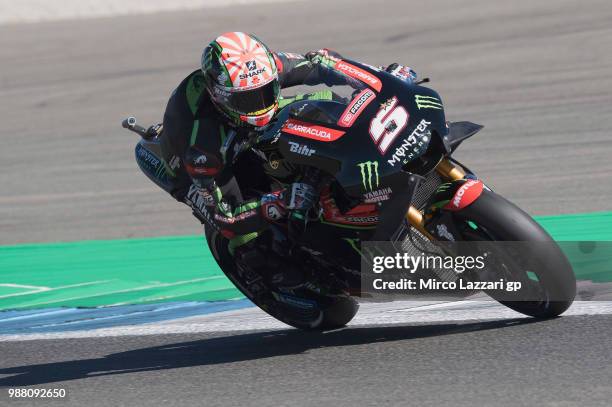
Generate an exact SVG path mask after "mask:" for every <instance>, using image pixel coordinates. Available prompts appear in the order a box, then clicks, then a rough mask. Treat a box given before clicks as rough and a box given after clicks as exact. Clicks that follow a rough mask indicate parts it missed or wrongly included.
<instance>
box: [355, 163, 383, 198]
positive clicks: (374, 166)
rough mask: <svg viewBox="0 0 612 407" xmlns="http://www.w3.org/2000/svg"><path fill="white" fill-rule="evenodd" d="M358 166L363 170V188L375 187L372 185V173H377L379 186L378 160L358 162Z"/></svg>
mask: <svg viewBox="0 0 612 407" xmlns="http://www.w3.org/2000/svg"><path fill="white" fill-rule="evenodd" d="M357 166H358V167H359V169H360V170H361V183H362V184H363V189H365V190H366V191H372V190H373V189H374V187H373V185H372V175H376V187H378V183H379V179H378V161H365V162H362V163H359V164H357ZM366 173H367V174H366ZM366 181H367V183H366Z"/></svg>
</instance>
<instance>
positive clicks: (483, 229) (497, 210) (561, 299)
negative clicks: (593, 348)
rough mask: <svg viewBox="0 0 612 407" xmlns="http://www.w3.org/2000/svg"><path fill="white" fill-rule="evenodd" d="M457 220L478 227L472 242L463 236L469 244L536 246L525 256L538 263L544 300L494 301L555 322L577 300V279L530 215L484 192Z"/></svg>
mask: <svg viewBox="0 0 612 407" xmlns="http://www.w3.org/2000/svg"><path fill="white" fill-rule="evenodd" d="M454 217H455V220H456V221H457V222H458V223H459V222H462V223H463V224H466V223H467V222H471V224H472V225H476V229H475V231H474V234H473V239H469V237H467V236H465V235H464V237H466V240H485V238H486V237H488V239H487V240H495V241H515V242H536V243H534V244H533V245H531V246H532V247H531V248H525V249H522V251H523V253H522V254H523V255H525V254H527V256H525V258H529V261H530V262H537V265H538V267H537V271H536V273H537V276H536V278H537V284H538V285H539V289H540V291H541V293H542V295H541V298H539V300H537V301H508V300H507V299H499V298H496V296H495V294H492V293H488V294H489V295H491V297H493V298H494V299H496V300H498V301H499V302H500V303H502V304H504V305H506V306H507V307H509V308H511V309H513V310H515V311H518V312H520V313H522V314H525V315H529V316H532V317H536V318H553V317H556V316H558V315H560V314H562V313H563V312H565V310H567V309H568V308H569V306H570V305H571V304H572V302H573V301H574V298H575V296H576V277H575V275H574V272H573V270H572V267H571V265H570V264H569V261H568V260H567V258H566V257H565V254H564V253H563V252H562V251H561V249H560V248H559V246H558V245H557V244H556V243H555V242H554V240H553V239H552V237H551V236H550V235H549V234H548V233H547V232H546V231H545V230H544V229H543V228H542V227H541V226H540V225H539V224H538V223H536V222H535V221H534V220H533V219H532V218H531V217H530V216H529V215H528V214H526V213H525V212H523V211H522V210H521V209H520V208H518V207H517V206H516V205H514V204H513V203H511V202H509V201H508V200H506V199H504V198H503V197H501V196H500V195H497V194H495V193H494V192H492V191H488V190H484V191H483V193H482V195H481V196H480V197H479V198H478V199H477V200H476V201H475V202H474V203H472V204H471V205H470V206H468V207H467V208H465V209H463V210H462V211H460V212H456V213H454ZM485 236H486V237H485ZM539 242H542V243H539ZM524 272H525V273H527V271H524ZM530 272H531V273H533V271H530ZM532 284H536V283H532Z"/></svg>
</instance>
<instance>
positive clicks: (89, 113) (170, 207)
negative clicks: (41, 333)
mask: <svg viewBox="0 0 612 407" xmlns="http://www.w3.org/2000/svg"><path fill="white" fill-rule="evenodd" d="M413 3H414V4H413ZM611 20H612V4H611V3H610V2H608V1H605V0H599V1H589V2H578V1H575V0H574V1H568V0H546V1H538V2H535V1H523V0H521V1H512V2H491V1H488V0H473V1H461V2H458V1H454V0H444V1H437V2H406V1H401V0H394V1H389V2H386V3H385V4H384V5H383V4H379V3H375V2H366V1H363V0H355V1H346V0H342V1H335V2H330V1H320V0H316V1H309V2H296V3H289V4H286V5H278V4H264V5H251V6H240V7H233V8H232V9H225V8H217V9H210V10H204V11H197V12H171V13H170V12H168V13H160V14H153V15H146V16H130V17H117V18H99V19H92V20H79V21H64V22H49V23H37V24H22V25H7V26H0V61H1V63H0V66H1V68H0V100H1V101H2V102H0V117H1V119H2V128H1V130H0V140H1V142H2V147H0V163H1V166H2V169H3V171H1V172H0V185H1V186H2V188H1V189H0V231H1V232H0V244H13V243H21V242H41V241H56V240H63V241H69V240H80V239H107V238H123V237H133V236H155V235H174V234H176V235H182V234H195V233H198V232H199V230H200V228H199V225H198V224H197V222H195V221H194V219H193V218H192V217H191V214H190V211H189V210H187V209H186V208H183V207H181V206H180V205H179V204H177V203H175V202H173V201H172V199H170V198H169V197H168V196H166V195H165V193H163V192H161V191H159V190H158V189H157V188H156V187H155V186H154V185H153V184H152V183H150V182H149V181H148V180H147V179H146V178H145V177H144V176H143V175H142V174H140V173H139V170H138V169H137V166H136V164H135V162H134V160H133V146H134V144H135V142H136V138H135V136H132V135H130V134H128V133H126V132H125V131H122V130H121V129H120V127H119V123H120V121H121V119H122V118H123V117H125V116H127V115H129V114H133V115H135V116H137V117H138V119H139V120H140V121H141V122H143V123H151V122H153V121H156V120H159V119H160V117H161V114H162V113H163V109H164V106H165V102H166V100H167V98H168V95H169V94H170V92H171V91H172V89H173V87H174V86H176V85H177V84H178V82H179V81H180V80H181V79H182V78H183V77H184V76H185V75H186V74H187V73H188V72H190V71H191V70H193V69H196V67H197V65H198V62H199V53H200V51H201V48H202V46H203V45H204V44H205V42H206V41H207V40H208V39H210V38H212V37H214V36H215V35H216V34H218V33H220V32H223V31H229V30H238V29H240V30H243V31H250V32H254V33H257V34H258V36H259V37H261V38H263V39H265V40H266V41H267V42H268V43H269V45H270V46H271V47H272V48H274V49H278V50H287V51H293V52H303V51H307V50H311V49H316V48H319V47H329V48H334V49H336V50H338V51H339V52H341V53H343V54H344V55H346V56H347V57H350V58H352V59H357V60H363V61H365V62H369V63H372V64H388V63H391V62H394V61H397V62H405V63H407V64H410V65H411V66H412V67H414V68H415V69H416V70H417V71H418V72H419V73H420V74H421V75H422V76H427V77H430V78H432V83H431V86H432V87H433V88H435V89H436V90H438V91H439V93H440V94H441V95H442V97H443V99H444V102H445V104H446V111H447V117H448V119H449V120H470V121H474V122H477V123H481V124H484V125H485V126H486V128H485V130H483V131H482V133H481V134H479V135H478V136H476V137H475V138H474V139H473V140H472V141H469V142H467V143H465V144H464V145H463V146H462V148H461V149H460V150H459V153H458V154H457V157H458V158H459V159H460V160H462V161H464V162H465V163H466V164H468V166H469V167H470V168H472V169H474V170H475V171H476V172H477V173H479V174H480V175H481V177H482V178H483V179H485V180H486V181H487V182H488V183H489V184H490V185H491V186H493V187H494V188H495V189H496V190H497V191H498V192H500V193H501V194H502V195H504V196H506V197H507V198H509V199H510V200H512V201H513V202H515V203H517V204H518V205H519V206H521V207H523V208H524V209H526V210H527V211H528V212H530V213H532V214H560V213H572V212H590V211H603V210H610V202H611V201H612V182H611V181H610V178H609V174H610V173H611V172H612V161H611V160H610V156H611V155H612V142H611V136H610V135H611V131H610V129H609V126H610V120H609V118H610V116H611V114H612V53H610V50H611V49H612V25H610V21H611ZM516 315H517V317H518V314H516ZM230 322H231V320H230ZM610 337H612V316H610V315H588V314H584V315H572V316H567V317H562V318H558V319H555V320H550V321H538V322H536V321H533V320H529V319H524V318H514V317H512V318H508V317H503V318H501V319H500V318H497V319H494V318H488V320H486V321H473V320H471V321H461V320H451V321H443V320H440V321H436V322H429V323H422V322H410V323H403V324H400V325H398V324H384V325H365V326H357V327H349V328H347V329H344V330H341V331H337V332H331V333H326V334H312V333H303V332H298V331H295V330H279V329H269V330H259V331H231V332H213V333H202V332H199V333H181V334H167V335H135V336H117V337H95V338H74V339H53V340H36V341H12V342H0V355H1V356H0V386H10V387H18V386H29V385H31V386H36V387H45V388H51V387H64V388H67V389H68V392H69V394H70V395H69V398H68V400H67V401H68V402H69V404H72V405H83V403H87V404H88V405H105V406H107V405H129V406H139V405H151V404H156V405H157V404H162V403H163V404H165V405H206V406H213V405H272V404H276V405H284V404H286V401H287V400H290V401H291V404H292V405H319V406H326V405H330V404H332V403H333V404H334V405H339V406H340V405H347V406H348V405H381V404H389V405H419V406H429V405H431V406H441V405H452V406H464V405H465V406H473V405H487V406H498V405H499V406H513V407H514V406H522V405H525V406H534V405H539V406H553V405H554V406H574V405H580V406H583V405H584V406H598V405H601V406H608V405H610V399H611V398H612V385H611V384H610V377H611V376H612V368H611V367H610V366H611V363H610V362H611V360H610V355H611V354H612V345H611V343H612V341H611V340H610ZM2 397H5V393H4V389H2V394H1V395H0V404H3V400H4V399H3V398H2ZM26 404H27V402H22V403H20V405H26ZM34 404H42V403H34ZM45 404H53V403H46V402H45ZM62 404H64V403H63V402H62Z"/></svg>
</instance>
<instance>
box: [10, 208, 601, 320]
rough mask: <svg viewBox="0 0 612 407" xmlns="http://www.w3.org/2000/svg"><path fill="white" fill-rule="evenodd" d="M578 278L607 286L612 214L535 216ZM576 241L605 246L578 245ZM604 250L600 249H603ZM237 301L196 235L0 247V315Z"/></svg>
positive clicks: (228, 284)
mask: <svg viewBox="0 0 612 407" xmlns="http://www.w3.org/2000/svg"><path fill="white" fill-rule="evenodd" d="M537 220H538V222H540V224H542V226H544V228H546V229H547V230H548V232H549V233H550V234H551V235H552V236H553V237H554V238H555V239H556V240H558V241H567V242H568V243H567V244H563V243H562V244H561V245H562V247H563V249H564V251H565V252H566V254H567V255H568V257H569V258H570V261H571V262H572V264H573V266H574V268H575V270H576V273H577V275H578V277H579V279H583V280H592V281H595V282H611V281H612V275H611V273H610V267H609V266H610V258H609V257H610V255H609V254H610V251H609V250H606V249H609V248H610V247H612V212H606V213H590V214H575V215H562V216H542V217H537ZM570 241H572V242H577V241H600V242H604V241H610V243H608V244H607V245H605V244H603V243H602V244H600V245H599V247H598V246H597V245H596V244H595V245H592V244H591V245H587V246H586V247H578V246H577V245H576V244H575V243H573V244H572V243H569V242H570ZM604 246H605V247H604ZM236 298H242V295H241V293H240V292H239V291H238V290H237V289H236V288H235V287H234V286H233V285H232V284H231V283H230V282H229V280H227V278H225V276H224V275H223V274H222V273H221V271H220V269H219V267H218V266H217V264H216V263H215V261H214V259H213V257H212V255H211V254H210V252H209V251H208V248H207V246H206V242H205V240H204V238H203V236H176V237H155V238H145V239H125V240H100V241H95V240H94V241H81V242H69V243H36V244H21V245H14V246H0V310H6V309H26V308H52V307H60V306H65V307H95V306H103V305H118V304H142V303H151V302H160V301H220V300H229V299H236Z"/></svg>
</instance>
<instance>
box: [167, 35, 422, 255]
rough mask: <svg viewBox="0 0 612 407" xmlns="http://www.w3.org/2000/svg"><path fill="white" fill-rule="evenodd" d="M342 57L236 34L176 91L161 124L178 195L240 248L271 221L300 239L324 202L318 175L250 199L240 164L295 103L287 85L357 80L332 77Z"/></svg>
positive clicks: (401, 70)
mask: <svg viewBox="0 0 612 407" xmlns="http://www.w3.org/2000/svg"><path fill="white" fill-rule="evenodd" d="M341 58H342V57H341V56H340V55H339V54H338V53H336V52H333V51H330V50H327V49H323V50H319V51H313V52H309V53H307V54H306V55H301V54H295V53H284V52H277V53H273V52H271V51H270V50H269V49H268V47H267V46H266V45H265V44H264V43H263V42H261V41H260V40H259V39H258V38H257V37H255V36H253V35H249V34H246V33H242V32H229V33H225V34H222V35H221V36H219V37H217V38H216V39H215V40H213V41H212V42H211V43H210V44H208V46H206V48H205V49H204V51H203V53H202V59H201V69H198V70H196V71H194V72H192V73H190V74H189V75H188V76H187V77H186V78H185V79H184V80H183V81H182V82H181V83H180V84H179V86H178V87H177V88H176V89H175V90H174V92H173V93H172V95H171V97H170V100H169V101H168V104H167V107H166V111H165V114H164V119H163V126H157V127H156V131H158V134H159V137H160V139H161V147H162V160H163V165H164V167H165V169H166V173H167V174H169V175H170V176H171V177H172V178H173V185H174V188H173V190H172V191H170V192H171V194H172V196H173V197H174V198H175V199H177V200H178V201H180V202H184V203H186V204H187V205H189V206H190V207H191V208H192V210H193V213H194V215H195V216H196V217H197V218H198V219H199V220H200V221H202V222H203V223H207V225H208V226H210V227H214V228H216V229H218V230H219V231H220V233H221V234H223V236H225V237H226V238H228V239H230V247H231V248H232V249H235V248H238V247H241V246H243V245H245V244H246V243H248V242H249V241H250V240H253V239H255V238H257V237H258V236H259V235H260V234H261V232H262V231H263V230H265V229H266V228H267V226H268V225H269V224H270V222H280V221H287V223H288V229H289V235H290V236H291V237H294V238H295V237H298V236H299V235H300V234H301V233H302V232H303V230H304V228H305V227H306V221H307V220H306V219H307V217H306V213H307V211H308V210H309V209H310V208H311V207H312V206H313V205H314V203H316V202H317V200H318V192H319V191H318V185H317V183H318V179H319V177H318V174H317V173H316V172H310V173H307V174H305V176H304V178H303V179H302V180H301V182H296V183H293V184H292V185H290V186H289V187H287V188H286V190H278V191H272V192H270V193H265V194H263V195H262V196H260V197H258V198H255V199H249V200H244V199H243V197H242V196H243V194H242V191H240V189H239V187H238V184H237V182H236V180H235V179H234V176H233V172H232V162H233V158H234V156H235V155H236V154H237V152H238V149H239V148H238V147H239V146H240V145H241V144H243V143H248V142H249V140H253V138H255V137H257V135H258V134H259V132H261V130H263V129H265V127H266V126H267V125H268V124H269V123H270V121H271V120H272V119H273V118H274V116H275V114H276V113H277V112H278V111H279V109H280V108H282V105H283V104H287V102H288V101H287V100H283V98H282V97H281V96H280V90H281V88H288V87H291V86H296V85H317V84H322V83H324V84H326V85H328V86H333V85H342V84H344V83H342V81H338V78H339V77H340V78H344V79H343V80H344V82H345V83H346V82H347V81H351V80H352V79H351V78H349V77H344V76H338V75H335V76H333V75H330V74H329V72H330V68H331V69H333V66H334V65H335V63H336V62H338V61H339V60H340V59H341ZM387 71H388V72H390V73H391V74H393V75H395V76H397V77H400V78H401V79H403V80H406V81H414V80H415V79H416V74H415V73H414V71H413V70H411V69H410V68H407V67H404V66H401V65H398V64H392V65H390V66H389V67H388V68H387ZM330 93H331V92H330ZM300 97H302V98H303V97H305V96H304V95H302V96H300ZM306 97H311V98H320V97H321V95H317V94H313V95H308V96H306ZM326 97H332V98H334V97H335V95H331V96H329V95H327V96H326ZM289 101H290V100H289ZM207 209H208V210H207ZM211 214H212V216H211Z"/></svg>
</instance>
